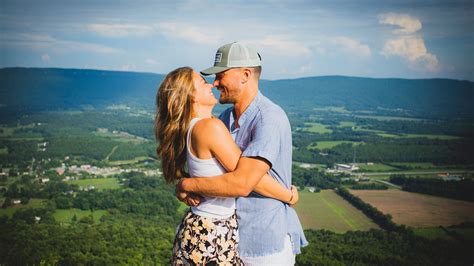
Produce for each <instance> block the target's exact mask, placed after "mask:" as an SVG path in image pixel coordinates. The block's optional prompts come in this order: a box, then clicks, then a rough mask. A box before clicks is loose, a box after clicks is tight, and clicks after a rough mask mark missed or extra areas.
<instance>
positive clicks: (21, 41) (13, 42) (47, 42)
mask: <svg viewBox="0 0 474 266" xmlns="http://www.w3.org/2000/svg"><path fill="white" fill-rule="evenodd" d="M0 36H1V37H0V43H1V44H2V46H11V47H13V48H23V49H54V50H61V51H66V52H70V51H77V50H80V51H87V52H93V53H98V54H112V53H119V52H121V50H119V49H116V48H112V47H108V46H104V45H100V44H95V43H88V42H76V41H67V40H61V39H57V38H53V37H51V36H50V35H41V34H30V33H12V34H3V35H0Z"/></svg>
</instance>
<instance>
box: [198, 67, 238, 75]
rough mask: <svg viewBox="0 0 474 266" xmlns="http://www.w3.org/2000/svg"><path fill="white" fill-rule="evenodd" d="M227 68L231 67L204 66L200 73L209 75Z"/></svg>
mask: <svg viewBox="0 0 474 266" xmlns="http://www.w3.org/2000/svg"><path fill="white" fill-rule="evenodd" d="M227 69H231V67H210V68H206V69H204V70H202V71H201V74H203V75H204V76H209V75H214V74H217V73H221V72H223V71H226V70H227Z"/></svg>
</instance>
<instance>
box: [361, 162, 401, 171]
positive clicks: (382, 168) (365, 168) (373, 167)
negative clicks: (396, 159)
mask: <svg viewBox="0 0 474 266" xmlns="http://www.w3.org/2000/svg"><path fill="white" fill-rule="evenodd" d="M358 166H359V172H385V171H397V170H398V169H397V168H395V167H392V166H389V165H385V164H382V163H374V164H373V165H367V164H365V163H363V164H362V163H361V164H358Z"/></svg>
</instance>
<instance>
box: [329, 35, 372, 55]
mask: <svg viewBox="0 0 474 266" xmlns="http://www.w3.org/2000/svg"><path fill="white" fill-rule="evenodd" d="M329 40H330V42H332V43H333V44H335V45H339V46H342V47H343V49H345V50H347V51H348V52H350V53H351V54H355V55H357V56H370V55H371V51H370V48H369V46H368V45H366V44H361V43H359V42H358V41H356V40H354V39H351V38H348V37H332V38H329Z"/></svg>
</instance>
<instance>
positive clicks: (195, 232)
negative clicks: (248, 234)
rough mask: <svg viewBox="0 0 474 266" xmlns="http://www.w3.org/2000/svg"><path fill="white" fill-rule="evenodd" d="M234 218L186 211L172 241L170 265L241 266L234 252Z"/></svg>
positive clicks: (234, 216)
mask: <svg viewBox="0 0 474 266" xmlns="http://www.w3.org/2000/svg"><path fill="white" fill-rule="evenodd" d="M237 246H238V235H237V217H236V215H235V213H234V214H233V215H232V216H231V217H229V218H227V219H213V218H206V217H202V216H199V215H196V214H194V213H192V212H191V210H189V211H188V213H187V214H186V216H185V217H184V218H183V220H182V221H181V224H180V225H179V228H178V232H177V233H176V238H175V240H174V248H173V258H172V261H171V264H172V265H243V263H242V260H241V259H240V257H239V254H238V252H237Z"/></svg>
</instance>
